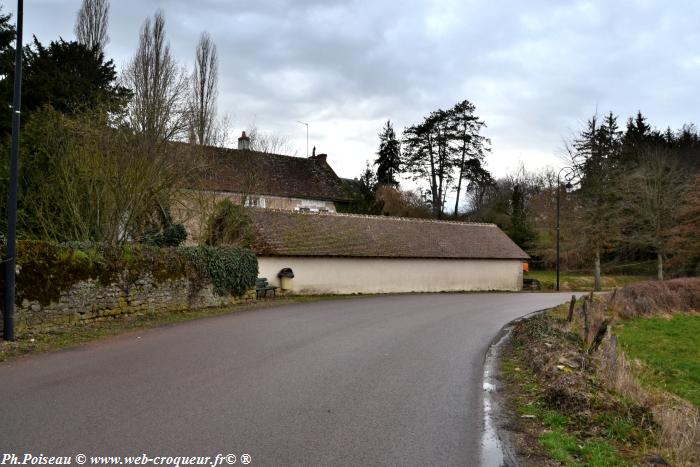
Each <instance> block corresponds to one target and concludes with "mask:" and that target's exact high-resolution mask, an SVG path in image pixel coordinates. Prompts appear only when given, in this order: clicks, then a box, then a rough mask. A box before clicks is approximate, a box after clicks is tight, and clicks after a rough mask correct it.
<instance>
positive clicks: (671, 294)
mask: <svg viewBox="0 0 700 467" xmlns="http://www.w3.org/2000/svg"><path fill="white" fill-rule="evenodd" d="M611 297H612V299H611V302H610V308H611V309H612V311H614V312H615V314H617V315H618V316H620V317H622V318H625V319H629V318H636V317H640V316H649V315H654V314H666V313H679V312H692V311H700V278H684V279H674V280H670V281H647V282H640V283H637V284H632V285H628V286H626V287H623V288H622V289H620V290H617V291H616V292H615V293H614V294H613V295H612V296H611Z"/></svg>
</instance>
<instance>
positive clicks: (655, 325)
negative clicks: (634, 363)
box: [616, 315, 700, 407]
mask: <svg viewBox="0 0 700 467" xmlns="http://www.w3.org/2000/svg"><path fill="white" fill-rule="evenodd" d="M616 333H617V334H618V336H619V339H620V343H621V345H622V348H623V350H624V352H625V354H626V355H627V356H628V357H629V358H631V359H637V360H639V361H640V362H641V363H642V364H643V365H642V367H641V369H640V371H639V374H638V378H639V380H640V382H641V383H642V384H644V385H651V386H654V387H656V388H659V389H661V390H664V391H668V392H670V393H672V394H675V395H677V396H679V397H681V398H683V399H685V400H687V401H689V402H690V403H692V404H693V405H695V406H696V407H700V315H674V316H672V317H667V316H655V317H651V318H637V319H633V320H628V321H624V322H623V323H622V324H620V325H618V326H617V327H616Z"/></svg>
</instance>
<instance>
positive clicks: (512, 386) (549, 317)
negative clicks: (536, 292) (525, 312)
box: [500, 310, 659, 466]
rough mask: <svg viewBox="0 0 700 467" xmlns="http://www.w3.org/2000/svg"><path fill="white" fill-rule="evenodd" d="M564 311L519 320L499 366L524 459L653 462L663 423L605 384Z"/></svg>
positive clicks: (528, 461)
mask: <svg viewBox="0 0 700 467" xmlns="http://www.w3.org/2000/svg"><path fill="white" fill-rule="evenodd" d="M561 315H562V310H557V311H556V312H552V313H548V314H544V315H541V316H537V317H534V318H531V319H528V320H525V321H522V322H520V323H517V324H516V325H515V328H514V330H513V334H512V340H511V343H510V344H509V345H508V346H507V347H506V349H504V353H503V356H502V360H501V367H500V380H501V382H502V383H503V395H504V396H505V405H506V408H507V409H508V411H509V413H510V414H512V417H511V420H510V421H509V424H508V426H507V427H506V431H507V432H509V433H508V437H509V439H510V440H511V444H513V447H514V448H515V451H516V454H517V455H518V458H519V460H520V461H521V463H522V464H523V465H537V466H540V465H565V466H626V465H649V462H648V459H653V458H655V457H658V454H657V453H658V451H659V449H658V445H657V432H658V427H657V426H656V425H655V423H654V422H653V420H652V417H651V415H650V414H649V413H648V411H647V410H646V409H645V408H644V407H642V406H640V405H638V404H636V403H635V402H633V401H631V400H630V399H627V398H625V397H623V396H621V395H620V394H617V393H615V392H614V391H610V390H608V389H607V388H606V387H605V385H604V384H603V382H602V381H600V380H599V379H598V377H597V376H596V374H595V372H594V371H593V370H594V367H595V364H596V363H595V358H593V357H592V356H591V355H589V354H588V353H587V352H583V351H582V350H581V349H582V347H583V346H582V343H581V339H580V336H579V335H578V334H576V333H572V332H567V331H566V330H563V329H561V328H559V327H558V326H557V323H558V321H560V318H558V317H557V316H561Z"/></svg>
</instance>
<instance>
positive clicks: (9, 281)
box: [3, 0, 24, 341]
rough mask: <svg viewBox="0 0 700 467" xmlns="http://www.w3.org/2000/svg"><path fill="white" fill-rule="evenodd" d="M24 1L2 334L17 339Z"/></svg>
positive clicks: (20, 0)
mask: <svg viewBox="0 0 700 467" xmlns="http://www.w3.org/2000/svg"><path fill="white" fill-rule="evenodd" d="M23 9H24V2H23V0H17V41H16V45H15V90H14V96H13V99H12V150H11V152H10V189H9V193H8V196H7V252H6V256H5V307H4V308H3V335H4V338H5V340H6V341H13V340H15V274H16V271H15V263H16V256H17V183H18V182H17V179H18V172H19V124H20V108H21V106H22V24H23V19H24V18H23V16H24V15H23Z"/></svg>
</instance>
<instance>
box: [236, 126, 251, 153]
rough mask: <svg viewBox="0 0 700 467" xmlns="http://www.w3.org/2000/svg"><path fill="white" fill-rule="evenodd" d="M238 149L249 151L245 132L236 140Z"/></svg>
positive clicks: (248, 141)
mask: <svg viewBox="0 0 700 467" xmlns="http://www.w3.org/2000/svg"><path fill="white" fill-rule="evenodd" d="M238 149H244V150H246V151H249V150H250V138H248V137H247V136H246V134H245V131H244V132H243V133H242V134H241V137H240V138H238Z"/></svg>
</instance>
